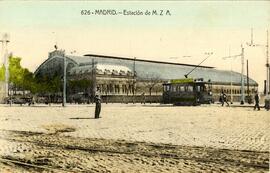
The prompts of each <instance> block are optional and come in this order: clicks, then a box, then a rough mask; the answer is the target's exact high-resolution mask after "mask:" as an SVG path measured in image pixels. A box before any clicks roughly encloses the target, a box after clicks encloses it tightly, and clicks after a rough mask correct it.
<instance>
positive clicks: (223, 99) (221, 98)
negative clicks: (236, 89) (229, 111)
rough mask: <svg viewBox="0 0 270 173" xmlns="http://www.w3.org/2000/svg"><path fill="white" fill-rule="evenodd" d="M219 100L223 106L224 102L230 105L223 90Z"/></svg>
mask: <svg viewBox="0 0 270 173" xmlns="http://www.w3.org/2000/svg"><path fill="white" fill-rule="evenodd" d="M219 101H220V102H221V106H224V103H226V104H227V106H230V105H229V103H228V100H227V95H226V94H225V93H224V92H223V91H222V93H221V95H220V97H219Z"/></svg>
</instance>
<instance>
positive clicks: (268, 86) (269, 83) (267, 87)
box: [247, 29, 270, 95]
mask: <svg viewBox="0 0 270 173" xmlns="http://www.w3.org/2000/svg"><path fill="white" fill-rule="evenodd" d="M268 35H269V34H268V30H266V44H265V45H263V44H254V43H253V29H252V30H251V43H250V44H249V43H247V45H248V46H252V47H258V46H260V47H265V48H266V65H265V66H266V80H265V95H268V93H269V91H270V79H269V78H270V70H269V68H270V67H269V38H268Z"/></svg>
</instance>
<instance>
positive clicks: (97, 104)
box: [95, 87, 101, 119]
mask: <svg viewBox="0 0 270 173" xmlns="http://www.w3.org/2000/svg"><path fill="white" fill-rule="evenodd" d="M95 102H96V108H95V118H96V119H97V118H99V114H100V111H101V98H100V94H99V87H97V91H96V95H95Z"/></svg>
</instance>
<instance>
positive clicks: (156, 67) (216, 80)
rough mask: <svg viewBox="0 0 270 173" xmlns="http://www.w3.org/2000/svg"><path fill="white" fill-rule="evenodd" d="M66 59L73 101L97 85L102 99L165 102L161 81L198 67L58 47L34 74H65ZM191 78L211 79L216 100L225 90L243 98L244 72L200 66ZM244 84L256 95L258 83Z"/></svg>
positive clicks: (89, 95) (92, 91)
mask: <svg viewBox="0 0 270 173" xmlns="http://www.w3.org/2000/svg"><path fill="white" fill-rule="evenodd" d="M64 59H65V60H66V71H67V73H66V74H67V80H68V82H67V101H68V102H74V101H75V100H76V97H77V98H78V97H79V98H83V97H84V99H85V100H87V99H88V98H92V96H94V95H95V91H96V88H97V87H99V88H100V94H101V95H102V100H103V102H162V91H163V87H162V84H163V83H164V82H167V81H168V80H171V79H181V78H184V75H185V74H187V73H188V72H190V71H191V70H192V69H194V68H195V67H196V65H191V64H180V63H171V62H161V61H151V60H143V59H137V58H124V57H114V56H104V55H94V54H87V55H84V56H73V55H66V54H65V52H64V51H63V50H55V51H53V52H50V53H49V57H48V59H46V60H45V61H44V62H43V63H42V64H41V65H40V66H39V67H38V68H37V69H36V71H35V73H34V74H35V77H44V76H46V77H50V76H55V75H60V76H63V71H64ZM189 78H203V80H205V81H211V82H212V83H213V85H212V93H213V97H214V100H215V101H218V99H219V96H220V93H221V92H222V91H224V92H225V93H226V94H227V96H228V97H229V99H230V95H231V92H232V96H233V101H240V96H241V74H240V73H238V72H231V71H225V70H217V69H215V68H213V67H209V66H199V67H197V68H196V69H195V70H194V71H193V72H192V73H191V74H190V75H189ZM74 81H82V82H84V87H79V86H76V85H75V86H74V85H72V82H74ZM247 81H249V91H248V90H247V89H248V86H247ZM244 83H245V95H246V96H247V95H251V96H253V94H254V93H255V92H256V91H257V89H258V84H257V82H255V81H254V80H253V79H251V78H249V80H247V77H246V76H244ZM60 94H61V93H60Z"/></svg>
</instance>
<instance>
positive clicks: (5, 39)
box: [0, 33, 9, 97]
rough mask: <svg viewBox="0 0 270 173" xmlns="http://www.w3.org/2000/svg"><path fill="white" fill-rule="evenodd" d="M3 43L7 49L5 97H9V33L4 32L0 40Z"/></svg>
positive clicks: (5, 59)
mask: <svg viewBox="0 0 270 173" xmlns="http://www.w3.org/2000/svg"><path fill="white" fill-rule="evenodd" d="M0 42H2V45H3V50H4V51H5V52H4V53H3V54H4V58H3V59H4V64H5V97H8V83H9V57H8V50H7V44H8V42H9V35H8V34H7V33H4V34H3V36H2V40H0Z"/></svg>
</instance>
